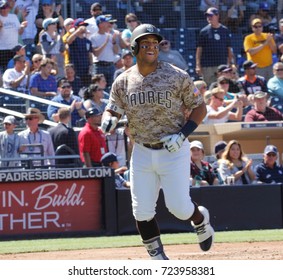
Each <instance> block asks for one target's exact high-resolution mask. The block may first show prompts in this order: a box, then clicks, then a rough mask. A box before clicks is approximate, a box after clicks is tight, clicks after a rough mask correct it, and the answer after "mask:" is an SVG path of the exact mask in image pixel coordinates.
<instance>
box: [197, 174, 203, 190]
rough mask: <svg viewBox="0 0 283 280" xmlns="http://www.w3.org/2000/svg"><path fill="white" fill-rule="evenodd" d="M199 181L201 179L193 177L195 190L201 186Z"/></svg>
mask: <svg viewBox="0 0 283 280" xmlns="http://www.w3.org/2000/svg"><path fill="white" fill-rule="evenodd" d="M201 181H202V180H201V177H200V176H198V175H197V176H196V177H195V187H196V188H199V187H200V186H201Z"/></svg>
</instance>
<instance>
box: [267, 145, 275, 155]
mask: <svg viewBox="0 0 283 280" xmlns="http://www.w3.org/2000/svg"><path fill="white" fill-rule="evenodd" d="M269 153H275V154H277V153H278V150H277V148H276V147H275V146H274V145H267V146H266V147H265V149H264V154H265V155H267V154H269Z"/></svg>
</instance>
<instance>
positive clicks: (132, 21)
mask: <svg viewBox="0 0 283 280" xmlns="http://www.w3.org/2000/svg"><path fill="white" fill-rule="evenodd" d="M125 24H126V26H127V28H126V29H124V30H123V31H122V39H123V40H124V41H125V42H127V43H130V40H131V37H132V32H133V31H134V29H135V28H136V27H137V26H139V25H140V24H141V23H140V21H139V20H138V17H137V16H136V15H135V14H133V13H129V14H126V16H125Z"/></svg>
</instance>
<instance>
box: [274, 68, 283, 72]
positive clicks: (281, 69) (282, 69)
mask: <svg viewBox="0 0 283 280" xmlns="http://www.w3.org/2000/svg"><path fill="white" fill-rule="evenodd" d="M275 71H277V72H281V71H283V68H279V69H275Z"/></svg>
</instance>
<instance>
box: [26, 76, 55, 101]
mask: <svg viewBox="0 0 283 280" xmlns="http://www.w3.org/2000/svg"><path fill="white" fill-rule="evenodd" d="M31 88H37V89H38V90H39V91H42V92H50V91H51V92H57V83H56V79H55V77H54V76H53V75H49V76H48V78H47V79H46V80H45V79H43V78H42V77H41V75H40V73H35V74H33V75H31V77H30V84H29V90H30V89H31ZM29 94H30V95H32V94H31V92H29ZM50 99H51V98H50Z"/></svg>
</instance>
